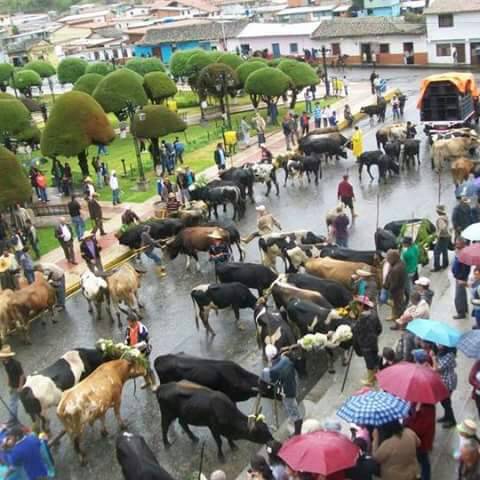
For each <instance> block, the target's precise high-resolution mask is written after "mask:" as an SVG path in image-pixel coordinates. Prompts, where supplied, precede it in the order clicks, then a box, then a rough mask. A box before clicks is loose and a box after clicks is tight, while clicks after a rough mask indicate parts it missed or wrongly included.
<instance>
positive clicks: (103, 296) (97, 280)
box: [80, 269, 121, 326]
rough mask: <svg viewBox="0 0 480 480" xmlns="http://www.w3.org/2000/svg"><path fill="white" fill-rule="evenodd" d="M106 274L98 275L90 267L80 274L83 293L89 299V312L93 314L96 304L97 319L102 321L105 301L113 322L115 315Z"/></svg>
mask: <svg viewBox="0 0 480 480" xmlns="http://www.w3.org/2000/svg"><path fill="white" fill-rule="evenodd" d="M104 276H105V275H96V274H95V273H93V272H92V271H91V270H88V269H87V270H85V272H83V273H82V275H80V289H81V291H82V295H83V296H84V298H85V299H86V300H87V303H88V312H89V313H90V314H91V315H93V305H94V304H95V310H96V311H97V320H98V321H100V320H101V319H102V306H103V304H104V303H105V305H106V308H107V313H108V316H109V317H110V320H111V322H112V323H113V321H114V320H113V315H112V311H111V309H110V306H111V298H110V291H109V288H108V283H107V280H106V279H105V278H104ZM119 322H120V321H119ZM120 326H121V323H120Z"/></svg>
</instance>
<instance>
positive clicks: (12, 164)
mask: <svg viewBox="0 0 480 480" xmlns="http://www.w3.org/2000/svg"><path fill="white" fill-rule="evenodd" d="M0 169H1V171H2V175H0V208H2V209H4V208H7V207H11V206H13V205H15V204H16V203H24V202H27V201H29V200H30V199H31V197H32V186H31V184H30V181H29V180H28V178H27V175H26V173H25V171H24V169H23V168H22V166H21V165H20V162H19V161H18V160H17V157H16V156H15V155H14V154H13V153H12V152H11V151H10V150H7V149H6V148H5V147H4V146H3V145H0Z"/></svg>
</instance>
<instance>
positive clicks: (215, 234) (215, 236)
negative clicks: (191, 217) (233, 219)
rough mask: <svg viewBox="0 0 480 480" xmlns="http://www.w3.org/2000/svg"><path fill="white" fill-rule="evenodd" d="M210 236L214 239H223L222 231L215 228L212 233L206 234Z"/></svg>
mask: <svg viewBox="0 0 480 480" xmlns="http://www.w3.org/2000/svg"><path fill="white" fill-rule="evenodd" d="M208 236H209V237H210V238H213V239H215V240H223V235H222V232H221V231H220V230H219V229H218V228H216V229H215V230H214V231H213V232H212V233H210V234H209V235H208Z"/></svg>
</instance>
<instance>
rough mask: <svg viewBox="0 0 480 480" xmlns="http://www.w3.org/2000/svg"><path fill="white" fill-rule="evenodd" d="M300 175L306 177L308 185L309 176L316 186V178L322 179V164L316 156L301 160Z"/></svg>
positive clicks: (308, 156)
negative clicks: (312, 178)
mask: <svg viewBox="0 0 480 480" xmlns="http://www.w3.org/2000/svg"><path fill="white" fill-rule="evenodd" d="M301 172H302V175H303V174H304V173H305V174H306V175H307V181H308V183H310V174H312V175H313V177H314V179H315V185H318V177H319V176H320V178H322V164H321V161H320V157H319V156H318V155H307V156H305V157H303V159H302V167H301Z"/></svg>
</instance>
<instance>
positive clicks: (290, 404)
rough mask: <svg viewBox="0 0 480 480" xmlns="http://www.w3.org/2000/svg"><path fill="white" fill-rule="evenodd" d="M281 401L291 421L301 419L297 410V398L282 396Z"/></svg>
mask: <svg viewBox="0 0 480 480" xmlns="http://www.w3.org/2000/svg"><path fill="white" fill-rule="evenodd" d="M282 403H283V408H285V411H286V412H287V416H288V418H289V419H290V420H291V421H292V422H296V421H297V420H301V419H302V416H301V415H300V412H299V410H298V403H297V399H296V398H295V397H285V396H284V397H283V400H282Z"/></svg>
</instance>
